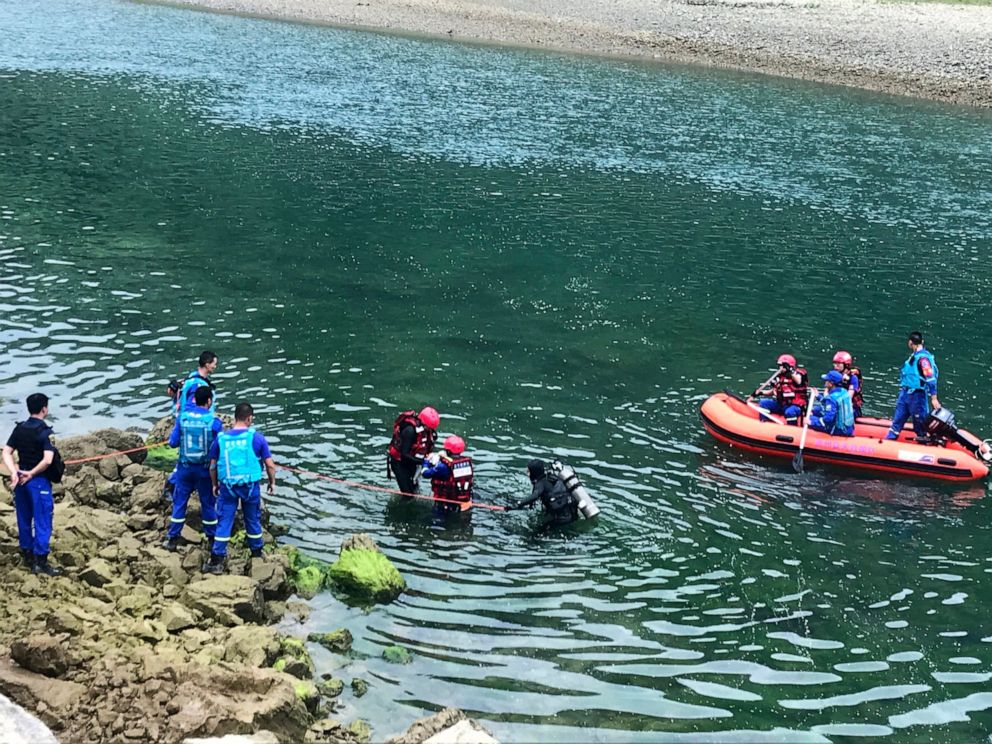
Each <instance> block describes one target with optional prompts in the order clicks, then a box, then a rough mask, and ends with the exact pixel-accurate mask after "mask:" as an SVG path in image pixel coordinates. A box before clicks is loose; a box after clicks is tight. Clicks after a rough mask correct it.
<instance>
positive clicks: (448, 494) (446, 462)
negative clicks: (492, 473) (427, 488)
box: [423, 436, 475, 515]
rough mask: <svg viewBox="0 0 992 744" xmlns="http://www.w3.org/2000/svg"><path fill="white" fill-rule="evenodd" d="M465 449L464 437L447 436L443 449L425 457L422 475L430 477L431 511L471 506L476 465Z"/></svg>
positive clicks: (455, 511) (443, 512)
mask: <svg viewBox="0 0 992 744" xmlns="http://www.w3.org/2000/svg"><path fill="white" fill-rule="evenodd" d="M464 453H465V440H464V439H462V438H461V437H458V436H450V437H448V438H447V439H445V440H444V452H442V453H441V454H437V453H432V454H429V455H427V457H426V458H425V460H424V462H425V467H424V471H423V475H424V477H425V478H430V479H431V492H432V493H433V494H434V499H435V501H434V511H435V512H437V513H438V514H444V515H447V514H457V513H459V512H463V511H467V510H469V509H471V508H472V484H473V482H474V480H475V468H474V466H473V464H472V458H471V457H468V456H467V455H465V454H464Z"/></svg>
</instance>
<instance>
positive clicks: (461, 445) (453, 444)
mask: <svg viewBox="0 0 992 744" xmlns="http://www.w3.org/2000/svg"><path fill="white" fill-rule="evenodd" d="M444 448H445V449H446V450H448V452H450V453H451V454H453V455H460V454H461V453H462V452H464V451H465V440H464V439H462V438H461V437H456V436H450V437H448V438H447V439H445V440H444Z"/></svg>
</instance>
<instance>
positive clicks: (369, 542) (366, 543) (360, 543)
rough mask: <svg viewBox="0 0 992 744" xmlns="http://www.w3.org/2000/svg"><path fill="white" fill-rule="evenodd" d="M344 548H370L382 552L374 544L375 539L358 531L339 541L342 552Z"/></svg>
mask: <svg viewBox="0 0 992 744" xmlns="http://www.w3.org/2000/svg"><path fill="white" fill-rule="evenodd" d="M345 550H371V551H374V552H380V553H381V552H382V551H380V550H379V546H378V545H376V544H375V540H373V539H372V538H371V537H369V535H367V534H365V533H364V532H359V533H357V534H354V535H349V536H348V537H346V538H345V539H344V542H343V543H341V552H344V551H345Z"/></svg>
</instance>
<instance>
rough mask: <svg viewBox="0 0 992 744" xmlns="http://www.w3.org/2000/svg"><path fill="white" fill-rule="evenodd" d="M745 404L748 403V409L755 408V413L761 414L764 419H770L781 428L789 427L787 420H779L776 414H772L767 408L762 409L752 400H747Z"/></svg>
mask: <svg viewBox="0 0 992 744" xmlns="http://www.w3.org/2000/svg"><path fill="white" fill-rule="evenodd" d="M744 402H745V403H747V407H748V408H753V409H754V410H755V411H757V412H758V413H760V414H761V415H762V416H763V417H764V418H766V419H768V420H769V421H774V422H775V423H776V424H778V425H779V426H788V424H787V423H786V421H785V419H782V418H779V417H778V416H776V415H775V414H774V413H771V412H770V411H769V410H768V409H767V408H762V407H761V406H759V405H758V404H757V403H755V402H753V401H751V400H746V401H744Z"/></svg>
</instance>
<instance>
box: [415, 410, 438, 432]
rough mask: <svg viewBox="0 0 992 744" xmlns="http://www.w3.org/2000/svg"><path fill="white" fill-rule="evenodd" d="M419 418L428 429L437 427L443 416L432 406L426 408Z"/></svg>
mask: <svg viewBox="0 0 992 744" xmlns="http://www.w3.org/2000/svg"><path fill="white" fill-rule="evenodd" d="M417 418H419V419H420V423H422V424H423V425H424V426H426V427H427V428H428V429H437V427H438V426H440V425H441V416H440V415H439V414H438V412H437V411H435V410H434V409H433V408H431V407H430V406H427V407H426V408H424V410H422V411H421V412H420V415H419V416H417Z"/></svg>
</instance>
